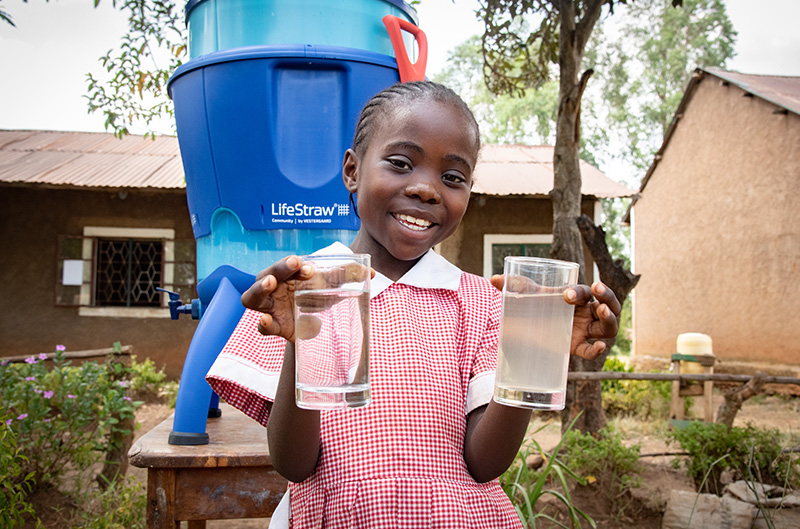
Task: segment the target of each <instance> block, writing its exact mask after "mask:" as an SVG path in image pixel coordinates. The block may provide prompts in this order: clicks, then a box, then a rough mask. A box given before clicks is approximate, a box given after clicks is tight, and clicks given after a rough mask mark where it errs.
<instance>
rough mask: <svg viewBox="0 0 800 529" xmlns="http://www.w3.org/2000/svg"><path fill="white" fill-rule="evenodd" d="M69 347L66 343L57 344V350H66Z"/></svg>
mask: <svg viewBox="0 0 800 529" xmlns="http://www.w3.org/2000/svg"><path fill="white" fill-rule="evenodd" d="M66 350H67V347H66V346H64V345H56V351H66Z"/></svg>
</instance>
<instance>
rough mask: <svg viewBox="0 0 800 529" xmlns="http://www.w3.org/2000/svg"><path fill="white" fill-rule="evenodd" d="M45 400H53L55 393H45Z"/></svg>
mask: <svg viewBox="0 0 800 529" xmlns="http://www.w3.org/2000/svg"><path fill="white" fill-rule="evenodd" d="M44 398H46V399H51V398H53V392H52V391H45V392H44Z"/></svg>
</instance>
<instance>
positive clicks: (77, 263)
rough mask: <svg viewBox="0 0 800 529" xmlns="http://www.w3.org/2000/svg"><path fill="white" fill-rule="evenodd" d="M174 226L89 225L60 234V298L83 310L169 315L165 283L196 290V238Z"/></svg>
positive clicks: (187, 295)
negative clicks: (184, 236)
mask: <svg viewBox="0 0 800 529" xmlns="http://www.w3.org/2000/svg"><path fill="white" fill-rule="evenodd" d="M174 239H175V231H174V230H171V229H145V228H107V227H94V226H87V227H85V228H84V230H83V237H68V236H64V237H61V238H60V240H59V254H58V256H59V259H58V273H59V276H58V277H59V279H60V281H57V285H56V304H57V305H62V306H78V307H80V309H79V314H80V315H82V316H117V317H119V316H123V317H169V311H166V310H164V307H166V300H167V297H166V294H163V293H161V292H159V291H157V290H156V288H157V287H162V288H165V289H167V290H172V291H176V292H178V293H179V294H180V295H181V299H191V298H192V297H193V296H194V286H195V282H196V279H195V276H196V265H195V247H196V246H195V241H194V239H192V240H191V241H176V240H174Z"/></svg>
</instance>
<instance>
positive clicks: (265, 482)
mask: <svg viewBox="0 0 800 529" xmlns="http://www.w3.org/2000/svg"><path fill="white" fill-rule="evenodd" d="M220 408H221V409H222V417H219V418H217V419H209V421H208V433H209V438H210V442H209V444H206V445H197V446H176V445H170V444H168V443H167V438H168V437H169V434H170V432H171V431H172V420H173V417H174V415H173V417H170V418H168V419H167V420H165V421H164V422H162V423H161V424H159V425H158V426H156V427H155V428H153V429H152V430H151V431H150V432H148V433H146V434H145V435H144V436H142V438H141V439H139V440H138V441H136V443H134V445H133V446H132V447H131V449H130V451H129V452H128V457H129V458H130V463H131V465H133V466H135V467H139V468H146V469H147V528H148V529H167V528H168V529H178V528H179V527H180V521H181V520H186V521H188V522H189V527H190V529H202V528H204V527H205V526H206V522H205V521H206V520H226V519H238V518H264V517H268V516H271V515H272V511H274V510H275V507H277V506H278V502H279V501H280V499H281V498H282V497H283V494H284V492H285V491H286V485H287V481H286V480H285V479H284V478H283V477H281V476H280V475H279V474H278V473H277V472H276V471H275V469H273V468H272V462H271V461H270V457H269V449H268V448H267V432H266V429H265V428H264V427H263V426H261V425H260V424H258V423H257V422H256V421H254V420H253V419H251V418H249V417H247V416H246V415H244V414H243V413H241V412H240V411H238V410H236V409H235V408H232V407H231V406H227V405H222V406H220Z"/></svg>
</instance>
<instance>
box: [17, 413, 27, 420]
mask: <svg viewBox="0 0 800 529" xmlns="http://www.w3.org/2000/svg"><path fill="white" fill-rule="evenodd" d="M27 417H28V414H27V413H23V414H22V415H20V416H19V417H17V420H18V421H21V420H22V419H26V418H27Z"/></svg>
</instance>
